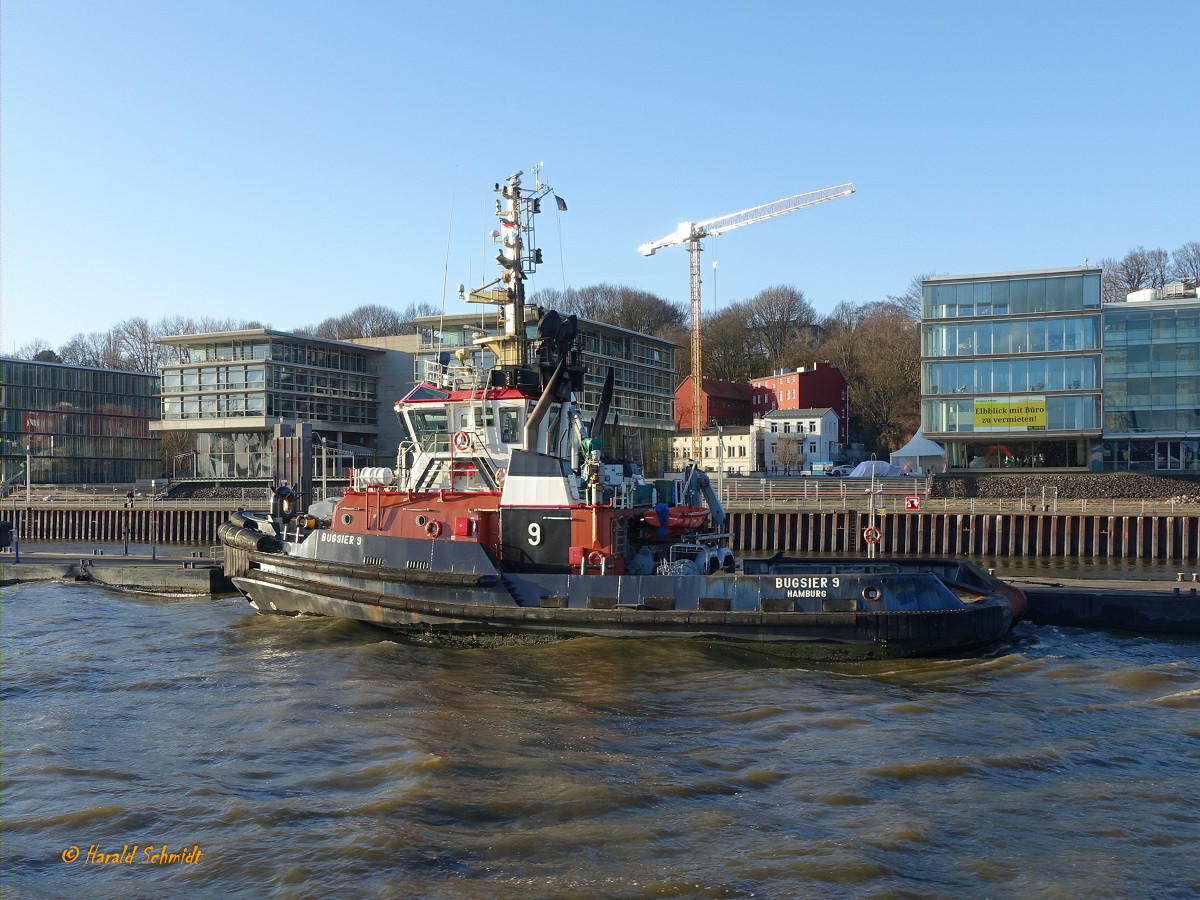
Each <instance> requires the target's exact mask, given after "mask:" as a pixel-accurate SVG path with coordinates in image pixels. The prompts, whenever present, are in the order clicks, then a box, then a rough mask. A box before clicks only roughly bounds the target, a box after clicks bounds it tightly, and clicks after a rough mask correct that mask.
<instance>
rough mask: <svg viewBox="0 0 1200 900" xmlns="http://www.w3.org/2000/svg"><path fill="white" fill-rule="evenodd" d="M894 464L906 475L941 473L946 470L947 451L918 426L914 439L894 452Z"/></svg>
mask: <svg viewBox="0 0 1200 900" xmlns="http://www.w3.org/2000/svg"><path fill="white" fill-rule="evenodd" d="M892 464H893V465H896V466H899V467H900V468H901V469H902V470H903V472H904V474H905V475H940V474H942V473H943V472H945V471H946V451H945V450H944V449H943V448H942V447H941V446H940V445H939V444H935V443H934V442H933V441H931V440H929V438H927V437H925V435H923V434H921V429H920V428H918V429H917V433H916V434H914V435H913V436H912V440H911V441H909V442H908V443H907V444H905V445H904V446H903V447H901V448H900V449H899V450H897V451H896V452H895V453H893V454H892Z"/></svg>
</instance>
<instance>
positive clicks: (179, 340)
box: [151, 328, 394, 480]
mask: <svg viewBox="0 0 1200 900" xmlns="http://www.w3.org/2000/svg"><path fill="white" fill-rule="evenodd" d="M161 343H163V344H166V345H168V346H170V347H174V348H176V350H177V353H178V362H176V363H174V364H171V365H166V366H163V367H162V418H161V421H159V422H157V423H154V424H153V425H152V426H151V428H152V429H154V430H156V431H159V432H189V433H193V434H195V438H196V446H195V470H194V474H195V475H196V476H197V477H200V478H214V479H239V478H248V479H256V480H261V479H269V478H271V477H272V474H273V473H272V467H273V457H272V453H271V439H272V433H273V429H274V426H275V425H276V424H278V423H280V422H281V421H284V422H308V423H311V424H312V427H313V430H314V432H315V433H316V434H318V435H320V437H321V439H322V440H323V441H325V442H326V444H327V447H328V448H329V450H330V451H331V452H328V453H325V454H322V456H323V457H324V458H329V457H330V456H332V458H333V459H334V460H351V464H354V462H353V460H356V459H357V460H358V462H357V464H358V465H364V464H373V463H374V462H376V454H377V451H378V447H377V437H378V432H379V418H380V412H379V380H380V374H379V373H380V369H381V367H382V359H383V357H384V355H385V352H386V351H384V350H381V349H378V348H374V347H367V346H362V345H358V344H353V343H349V342H346V341H333V340H326V339H324V338H317V337H311V336H308V335H299V334H292V333H289V332H284V331H272V330H269V329H262V328H257V329H248V330H244V331H229V332H217V333H212V334H190V335H176V336H173V337H168V338H164V339H163V340H162V341H161ZM387 452H388V453H392V452H394V448H392V449H389V450H388V451H387Z"/></svg>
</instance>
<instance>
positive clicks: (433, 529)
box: [425, 522, 442, 538]
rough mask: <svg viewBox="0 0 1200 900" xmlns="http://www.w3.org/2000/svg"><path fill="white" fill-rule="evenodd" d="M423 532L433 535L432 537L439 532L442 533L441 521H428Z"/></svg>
mask: <svg viewBox="0 0 1200 900" xmlns="http://www.w3.org/2000/svg"><path fill="white" fill-rule="evenodd" d="M425 533H426V534H427V535H429V536H430V537H433V538H435V537H437V536H438V535H439V534H441V533H442V523H441V522H430V523H429V524H428V525H426V526H425Z"/></svg>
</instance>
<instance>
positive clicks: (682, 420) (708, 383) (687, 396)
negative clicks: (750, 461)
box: [675, 375, 754, 431]
mask: <svg viewBox="0 0 1200 900" xmlns="http://www.w3.org/2000/svg"><path fill="white" fill-rule="evenodd" d="M750 398H751V389H750V385H748V384H735V383H733V382H732V381H719V380H718V379H716V378H705V379H704V380H703V381H702V382H701V388H700V403H701V404H702V407H701V409H702V410H703V415H702V418H701V420H700V421H701V424H702V425H703V426H704V427H708V426H709V425H712V424H713V423H714V422H715V423H716V424H718V425H749V424H751V423H752V422H753V421H754V407H753V405H752V404H751V402H750ZM691 427H692V376H690V375H689V376H688V377H687V378H685V379H684V380H683V384H681V385H679V387H677V388H676V389H675V428H676V429H677V430H681V431H690V430H691Z"/></svg>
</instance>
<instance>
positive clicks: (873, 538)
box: [863, 525, 883, 544]
mask: <svg viewBox="0 0 1200 900" xmlns="http://www.w3.org/2000/svg"><path fill="white" fill-rule="evenodd" d="M881 537H883V533H882V532H881V531H880V530H879V529H878V528H876V527H875V526H874V525H868V526H867V527H866V528H864V529H863V540H864V541H866V542H867V543H868V544H878V543H879V539H880V538H881Z"/></svg>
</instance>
